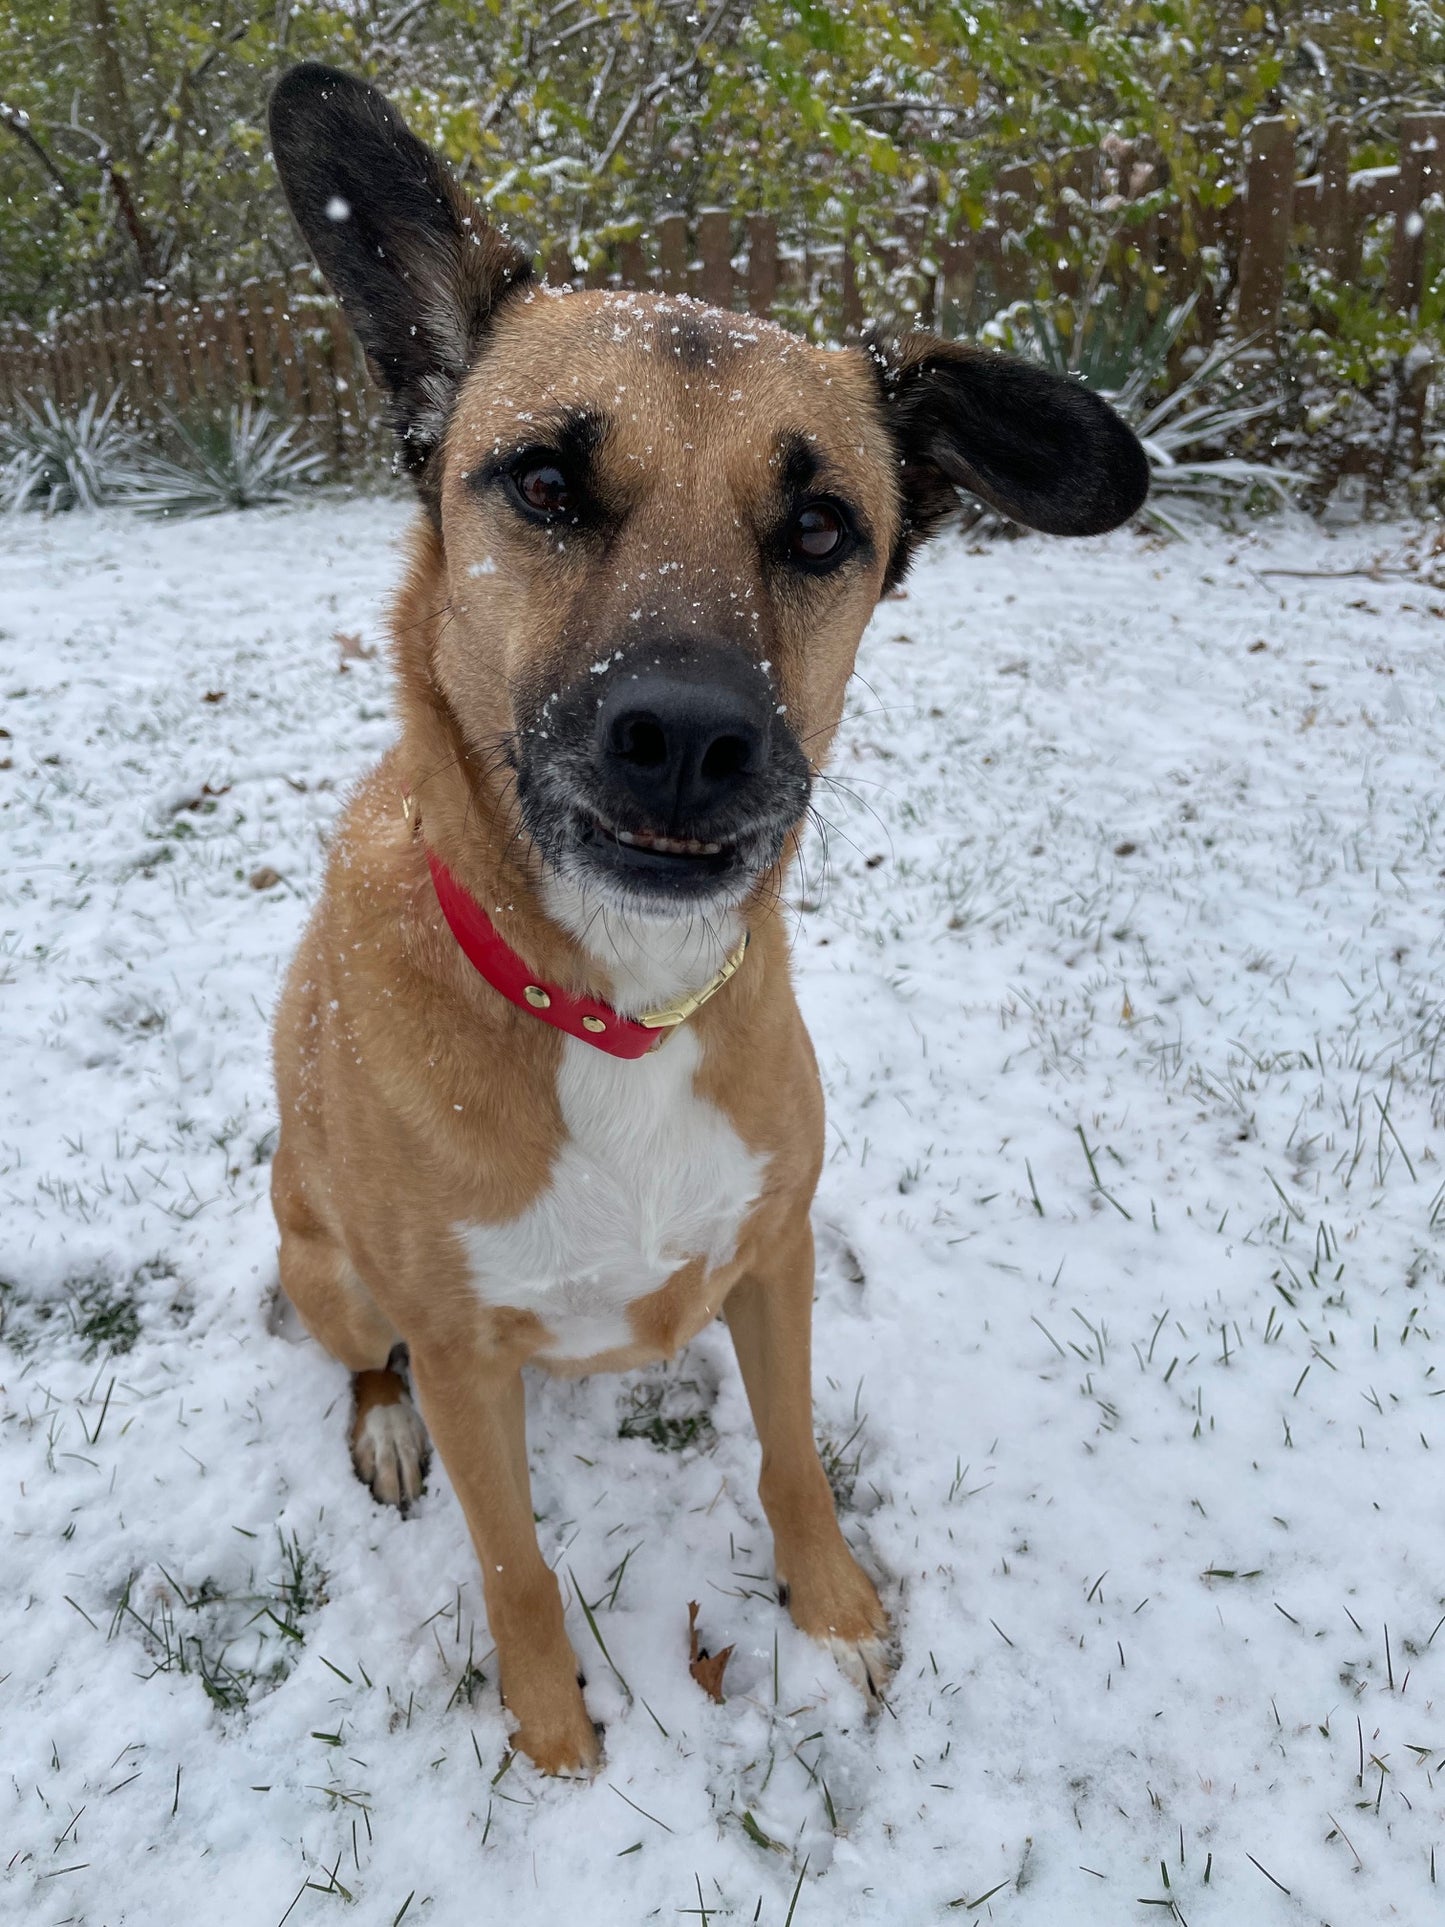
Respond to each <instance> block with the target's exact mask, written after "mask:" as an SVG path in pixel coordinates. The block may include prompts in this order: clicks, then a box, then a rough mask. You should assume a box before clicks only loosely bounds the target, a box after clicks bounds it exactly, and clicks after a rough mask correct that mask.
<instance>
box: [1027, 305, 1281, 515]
mask: <svg viewBox="0 0 1445 1927" xmlns="http://www.w3.org/2000/svg"><path fill="white" fill-rule="evenodd" d="M1197 299H1198V297H1197V295H1191V296H1190V297H1189V299H1188V300H1187V301H1184V302H1181V303H1180V304H1179V306H1178V307H1174V308H1166V309H1163V310H1162V311H1161V312H1160V313H1158V314H1157V315H1154V316H1151V315H1150V314H1149V312H1148V308H1147V305H1146V303H1145V300H1144V296H1143V294H1142V292H1136V293H1135V295H1134V296H1133V298H1132V299H1131V300H1130V301H1128V302H1127V303H1121V302H1120V300H1119V298H1118V295H1117V293H1116V291H1115V290H1114V289H1112V288H1108V289H1105V290H1103V291H1102V292H1098V291H1094V290H1090V291H1089V292H1088V293H1086V294H1085V295H1084V296H1083V297H1082V299H1081V300H1080V301H1079V302H1078V303H1077V304H1076V305H1075V306H1074V307H1073V309H1072V310H1071V311H1069V316H1070V322H1071V325H1070V326H1069V327H1068V328H1067V329H1066V328H1064V327H1061V326H1060V321H1059V316H1058V314H1057V313H1050V312H1049V311H1047V310H1045V309H1041V308H1038V307H1034V308H1033V309H1032V310H1031V314H1030V328H1029V340H1028V343H1027V346H1028V347H1029V348H1031V349H1032V351H1033V353H1034V355H1035V357H1036V358H1037V359H1038V360H1039V361H1041V362H1043V364H1044V366H1045V367H1047V368H1049V369H1051V370H1052V371H1053V372H1054V373H1055V374H1059V375H1072V376H1074V377H1075V378H1076V379H1078V380H1080V381H1083V382H1084V383H1086V384H1087V386H1089V387H1090V388H1093V389H1095V390H1097V392H1098V393H1099V394H1101V395H1105V396H1107V397H1108V399H1109V400H1110V401H1111V402H1112V403H1113V405H1114V407H1115V408H1117V409H1118V411H1119V413H1120V414H1121V415H1122V416H1123V417H1124V419H1125V421H1126V422H1128V424H1129V426H1130V427H1131V428H1132V429H1133V430H1134V433H1135V434H1136V435H1137V436H1138V437H1139V440H1140V442H1141V443H1142V444H1143V447H1144V452H1145V454H1146V455H1147V456H1148V457H1149V466H1150V470H1151V484H1152V485H1151V489H1150V497H1149V501H1148V504H1147V505H1146V507H1145V509H1144V511H1143V514H1144V518H1145V519H1146V520H1147V521H1150V522H1152V523H1154V524H1155V525H1156V526H1157V527H1160V528H1164V529H1167V530H1169V532H1170V533H1171V534H1174V535H1179V534H1182V533H1183V529H1182V527H1181V526H1180V524H1179V522H1178V521H1177V520H1176V519H1175V518H1174V517H1173V516H1171V515H1170V514H1169V512H1168V510H1167V508H1165V507H1163V506H1162V505H1161V503H1160V500H1159V498H1160V497H1161V496H1168V495H1176V496H1182V497H1193V498H1195V499H1196V500H1202V501H1208V502H1212V503H1213V504H1214V505H1215V506H1216V507H1221V506H1225V505H1227V504H1228V503H1231V502H1233V503H1236V504H1238V503H1240V502H1242V501H1244V500H1246V499H1247V498H1248V497H1249V496H1250V495H1251V494H1252V493H1253V492H1254V491H1255V490H1256V489H1257V488H1260V487H1263V488H1267V489H1269V490H1271V491H1272V492H1273V493H1274V494H1275V496H1276V497H1277V498H1278V499H1280V500H1281V501H1284V500H1287V499H1288V496H1289V491H1290V489H1292V488H1297V487H1298V486H1299V485H1300V484H1301V482H1302V481H1303V480H1304V479H1305V478H1304V477H1302V476H1299V475H1294V474H1291V473H1290V471H1289V470H1287V469H1283V468H1277V467H1275V466H1273V465H1272V464H1270V463H1268V462H1252V461H1245V460H1243V459H1241V458H1238V457H1235V456H1227V455H1220V456H1195V455H1192V454H1191V453H1190V452H1189V451H1190V450H1191V449H1194V448H1197V447H1199V446H1200V445H1201V444H1203V445H1204V446H1207V447H1215V448H1217V447H1218V446H1219V445H1220V444H1221V443H1223V442H1226V441H1227V440H1228V438H1229V437H1230V436H1231V435H1233V434H1235V433H1236V432H1237V431H1238V430H1239V429H1241V428H1243V427H1244V426H1245V424H1246V423H1248V422H1252V421H1258V420H1260V419H1261V418H1262V417H1264V416H1267V415H1272V414H1275V413H1276V412H1277V411H1278V409H1279V408H1280V406H1281V404H1282V401H1283V397H1282V396H1279V395H1273V396H1269V397H1267V398H1266V399H1265V400H1263V401H1257V402H1244V401H1239V400H1237V399H1234V398H1232V397H1230V396H1227V395H1221V392H1220V391H1221V388H1222V387H1223V386H1225V385H1226V383H1227V382H1228V380H1229V378H1230V371H1231V369H1233V368H1234V367H1235V366H1236V364H1237V363H1238V362H1239V360H1240V358H1241V357H1242V356H1244V355H1246V354H1247V353H1248V352H1249V350H1250V349H1251V348H1252V347H1253V346H1254V343H1253V342H1252V341H1250V340H1244V341H1230V342H1221V343H1218V344H1216V346H1215V347H1213V348H1212V349H1210V351H1209V353H1208V354H1207V355H1205V357H1204V359H1203V360H1202V361H1201V362H1200V363H1199V364H1198V366H1197V367H1195V368H1193V369H1192V370H1191V371H1190V372H1189V373H1188V374H1187V375H1186V376H1185V377H1184V379H1183V380H1182V381H1180V382H1179V383H1178V384H1177V386H1175V387H1173V388H1170V389H1168V391H1167V392H1166V393H1165V394H1164V396H1163V399H1162V400H1157V401H1151V399H1150V397H1151V396H1154V395H1157V394H1158V392H1159V390H1160V389H1161V388H1162V387H1164V386H1165V385H1166V384H1167V382H1168V380H1169V358H1170V356H1171V355H1172V353H1173V351H1174V349H1175V347H1176V346H1177V345H1178V343H1179V341H1180V340H1181V338H1182V337H1183V334H1184V330H1185V328H1186V327H1187V326H1188V323H1189V317H1190V316H1191V315H1192V314H1193V312H1194V304H1195V301H1196V300H1197Z"/></svg>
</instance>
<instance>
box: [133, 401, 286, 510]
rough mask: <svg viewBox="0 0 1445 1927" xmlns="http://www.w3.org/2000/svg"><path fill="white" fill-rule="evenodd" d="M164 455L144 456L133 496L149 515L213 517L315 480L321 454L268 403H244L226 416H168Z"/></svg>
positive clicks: (273, 499)
mask: <svg viewBox="0 0 1445 1927" xmlns="http://www.w3.org/2000/svg"><path fill="white" fill-rule="evenodd" d="M166 420H167V425H168V427H169V430H170V434H171V450H170V452H169V453H154V454H147V455H145V456H143V457H142V458H141V459H140V460H139V461H138V462H137V463H136V464H135V465H134V468H133V471H132V475H131V480H130V491H129V492H130V499H131V501H132V502H133V503H134V504H135V506H136V507H137V508H138V509H140V510H141V511H142V512H143V513H144V514H147V515H165V516H184V515H218V514H220V513H221V512H222V510H225V509H245V508H256V507H259V506H260V505H261V504H263V503H266V502H282V501H286V500H288V499H289V498H290V497H291V496H293V495H294V494H295V493H296V492H297V490H298V489H299V488H301V487H302V486H303V485H304V484H305V483H307V482H309V481H313V480H315V478H316V476H317V474H318V472H319V470H320V469H321V466H322V462H323V457H322V456H321V455H320V454H319V453H318V452H317V450H315V449H313V448H311V447H309V446H307V445H306V444H305V443H304V442H303V441H301V440H300V439H299V437H298V433H297V428H296V424H295V423H294V422H293V423H288V424H287V425H286V426H284V427H283V426H282V425H281V424H280V423H279V422H278V421H277V420H276V418H275V416H274V415H272V413H271V411H270V409H269V408H264V407H262V408H253V407H252V406H251V404H250V402H245V403H244V404H243V405H242V406H241V407H239V408H232V409H231V410H230V413H229V414H228V415H226V416H223V417H211V418H209V419H203V420H200V421H186V420H183V419H182V418H181V417H180V416H179V415H176V414H173V413H169V412H168V414H167V417H166Z"/></svg>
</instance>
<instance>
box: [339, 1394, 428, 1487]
mask: <svg viewBox="0 0 1445 1927" xmlns="http://www.w3.org/2000/svg"><path fill="white" fill-rule="evenodd" d="M430 1455H431V1442H430V1440H429V1439H428V1438H427V1434H426V1427H425V1425H423V1423H422V1417H421V1413H420V1412H419V1411H418V1410H417V1409H416V1407H415V1406H414V1405H413V1404H412V1402H411V1400H410V1399H409V1398H406V1397H402V1398H398V1399H393V1400H392V1402H391V1403H390V1404H389V1405H373V1406H372V1407H371V1409H370V1411H368V1412H367V1413H365V1415H361V1414H358V1416H357V1421H356V1425H355V1428H354V1430H353V1432H352V1435H351V1462H352V1464H353V1465H354V1466H355V1467H356V1476H357V1478H359V1479H360V1480H361V1482H362V1484H363V1485H367V1486H370V1487H371V1493H372V1497H373V1498H374V1499H376V1500H377V1501H378V1502H379V1503H380V1504H382V1505H394V1506H400V1508H401V1509H402V1511H403V1512H405V1510H406V1509H407V1507H408V1506H409V1505H412V1504H413V1503H414V1502H415V1501H416V1500H417V1499H419V1498H420V1497H421V1489H422V1483H423V1481H424V1479H425V1478H426V1468H427V1460H428V1458H429V1457H430Z"/></svg>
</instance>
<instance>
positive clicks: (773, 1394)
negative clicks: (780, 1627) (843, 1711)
mask: <svg viewBox="0 0 1445 1927" xmlns="http://www.w3.org/2000/svg"><path fill="white" fill-rule="evenodd" d="M724 1312H725V1315H726V1317H727V1321H728V1327H729V1329H730V1331H731V1332H732V1337H733V1346H734V1348H735V1350H736V1352H737V1355H738V1364H739V1365H740V1366H741V1368H742V1374H743V1383H744V1385H745V1386H746V1387H747V1394H748V1403H749V1405H750V1406H751V1407H752V1412H753V1423H754V1424H755V1425H756V1426H757V1429H758V1440H759V1443H760V1444H761V1446H762V1449H763V1457H762V1471H761V1474H760V1476H759V1479H758V1496H759V1498H760V1499H761V1500H762V1502H763V1510H764V1511H765V1512H766V1513H767V1515H768V1524H769V1525H770V1526H771V1527H772V1529H773V1558H774V1564H775V1566H776V1569H777V1574H778V1580H779V1583H780V1586H781V1587H782V1590H783V1596H784V1598H785V1599H786V1601H787V1605H788V1610H789V1611H790V1612H791V1613H792V1616H793V1619H794V1620H795V1622H796V1623H797V1624H798V1625H799V1626H801V1628H802V1629H803V1631H804V1632H805V1633H808V1634H810V1635H811V1636H812V1637H813V1638H814V1639H816V1640H819V1641H820V1642H821V1643H822V1644H823V1645H825V1646H827V1647H828V1648H829V1649H830V1650H831V1651H832V1652H833V1654H834V1656H835V1657H836V1658H837V1660H838V1662H839V1664H840V1665H841V1666H842V1667H843V1670H844V1671H845V1672H846V1673H847V1674H848V1675H849V1676H850V1678H852V1679H853V1680H854V1681H855V1682H856V1684H858V1685H859V1686H861V1687H862V1688H863V1689H864V1691H865V1692H867V1693H869V1694H870V1696H872V1695H876V1694H877V1693H878V1692H879V1691H880V1690H881V1688H882V1687H883V1685H884V1683H885V1681H886V1679H887V1674H888V1667H887V1646H886V1642H887V1637H888V1620H887V1617H886V1615H885V1614H884V1611H883V1607H882V1605H881V1604H880V1603H879V1599H878V1594H877V1591H876V1590H875V1588H874V1585H873V1582H872V1580H871V1579H869V1577H868V1575H867V1573H865V1572H864V1570H863V1568H862V1567H861V1566H860V1565H859V1564H858V1561H857V1560H856V1559H855V1558H854V1557H853V1555H852V1553H851V1552H850V1551H849V1550H848V1546H847V1544H846V1542H845V1540H844V1538H843V1534H842V1532H841V1531H840V1530H839V1528H838V1515H837V1513H836V1511H835V1510H834V1506H833V1494H832V1490H831V1488H830V1487H829V1485H828V1478H827V1474H826V1473H825V1472H824V1470H823V1467H822V1463H821V1461H820V1460H819V1458H818V1447H817V1443H816V1441H815V1440H814V1437H813V1384H812V1325H813V1233H812V1227H811V1225H810V1224H809V1222H808V1219H807V1215H806V1213H803V1214H800V1216H799V1218H798V1220H797V1221H796V1222H795V1223H794V1224H793V1225H791V1226H790V1227H789V1229H788V1231H787V1232H786V1233H785V1234H784V1235H783V1236H782V1237H780V1238H779V1239H777V1240H776V1242H773V1243H771V1244H769V1245H768V1247H767V1249H766V1251H765V1253H763V1254H762V1255H760V1256H759V1258H758V1260H757V1262H756V1263H755V1264H754V1265H753V1266H752V1267H751V1268H750V1270H749V1272H748V1275H747V1276H746V1277H744V1278H743V1279H742V1280H741V1281H740V1282H739V1283H738V1284H737V1285H736V1286H735V1287H734V1288H733V1290H732V1291H731V1292H729V1294H728V1297H727V1300H726V1303H725V1305H724Z"/></svg>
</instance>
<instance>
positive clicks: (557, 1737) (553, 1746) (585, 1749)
mask: <svg viewBox="0 0 1445 1927" xmlns="http://www.w3.org/2000/svg"><path fill="white" fill-rule="evenodd" d="M544 1698H545V1699H546V1700H547V1701H548V1702H549V1703H546V1704H535V1703H534V1704H533V1705H532V1706H531V1707H529V1709H528V1713H527V1716H526V1717H525V1718H523V1719H520V1720H519V1721H518V1723H517V1726H516V1730H515V1731H514V1732H513V1734H512V1745H513V1746H514V1747H515V1748H516V1749H517V1751H518V1752H519V1753H525V1754H526V1756H527V1758H528V1759H529V1760H530V1761H531V1762H532V1764H533V1765H534V1766H538V1767H540V1768H541V1770H542V1771H543V1772H544V1773H551V1774H571V1775H585V1774H589V1773H592V1772H593V1771H594V1770H595V1769H596V1768H597V1767H598V1766H599V1765H600V1764H601V1760H602V1739H601V1735H600V1734H599V1732H598V1730H597V1728H596V1727H595V1726H594V1725H593V1723H592V1719H591V1716H590V1714H589V1713H588V1711H587V1707H586V1704H585V1702H584V1701H583V1698H582V1693H581V1690H580V1688H574V1690H573V1691H572V1692H571V1693H568V1692H566V1691H565V1689H564V1690H563V1691H562V1692H560V1693H559V1694H557V1695H555V1696H553V1695H550V1694H549V1695H546V1696H544ZM512 1710H513V1709H512V1707H511V1703H510V1701H509V1702H508V1711H509V1712H510V1711H512Z"/></svg>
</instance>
